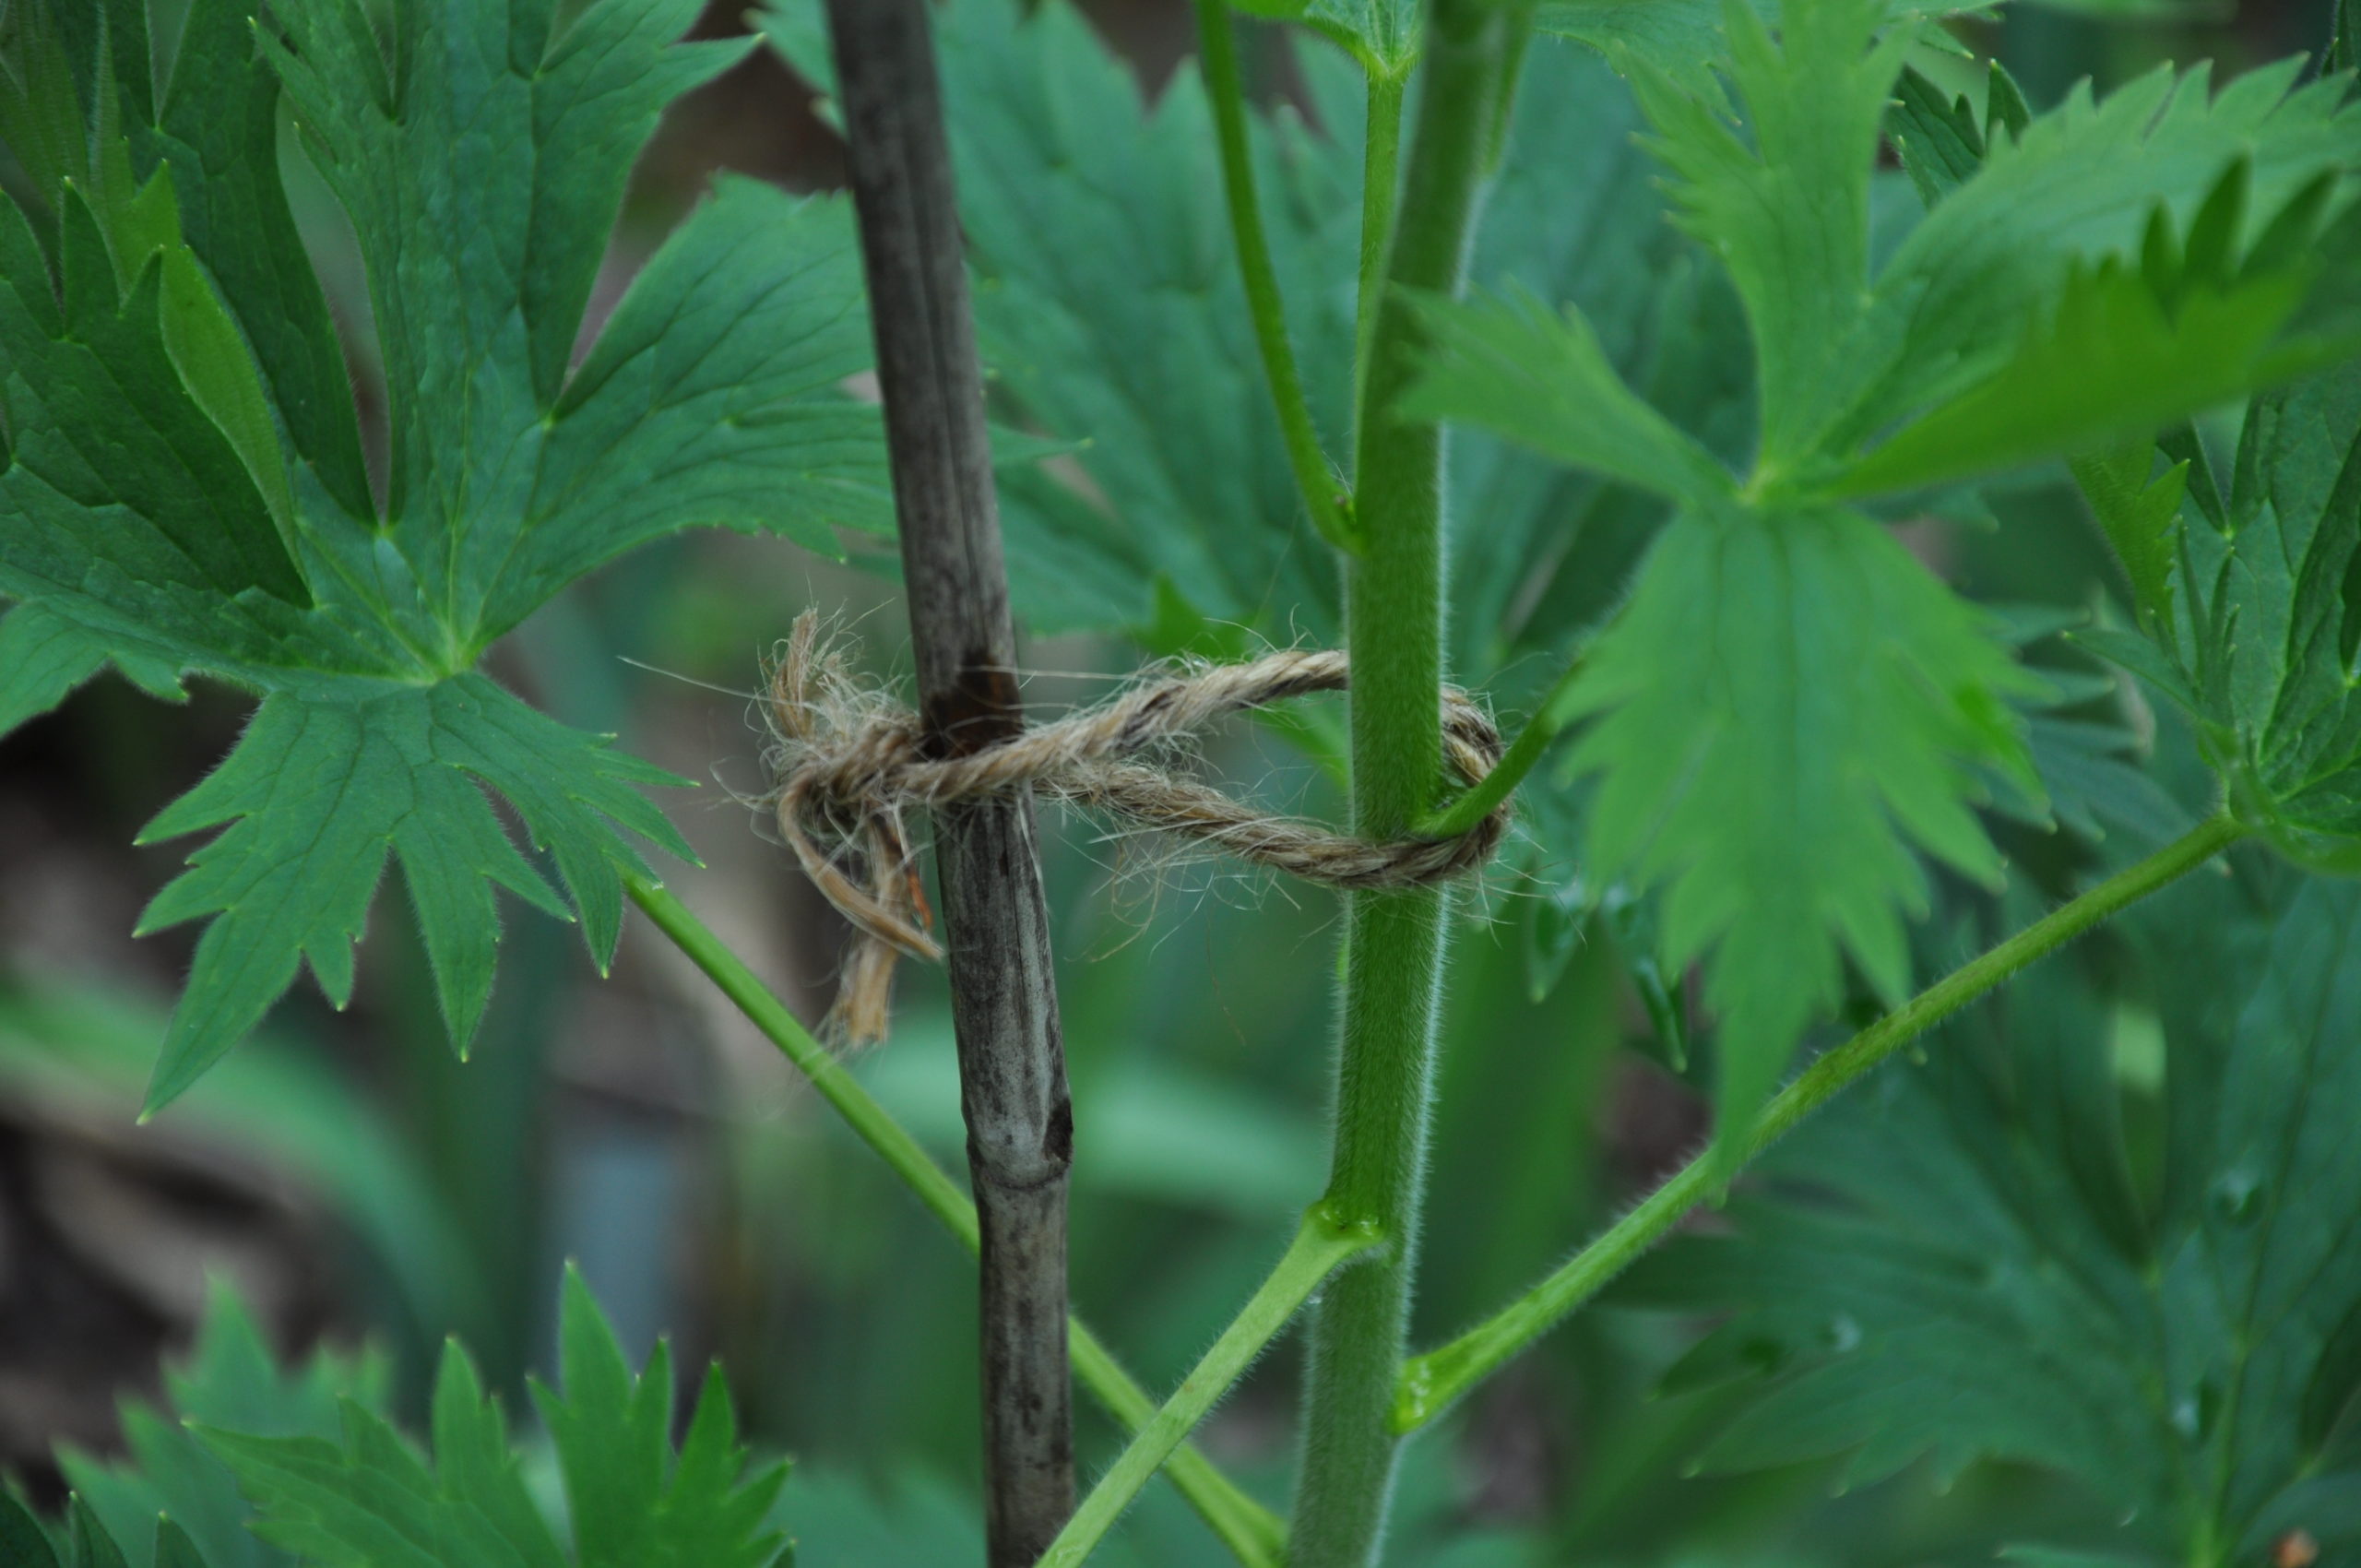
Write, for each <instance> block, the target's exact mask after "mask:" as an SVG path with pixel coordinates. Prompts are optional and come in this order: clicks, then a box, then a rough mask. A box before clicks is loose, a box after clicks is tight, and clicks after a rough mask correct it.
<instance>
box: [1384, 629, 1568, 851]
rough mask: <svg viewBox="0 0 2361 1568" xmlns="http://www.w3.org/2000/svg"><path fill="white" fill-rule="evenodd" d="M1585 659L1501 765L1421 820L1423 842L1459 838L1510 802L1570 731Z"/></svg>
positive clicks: (1564, 677) (1544, 702) (1553, 690)
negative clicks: (1570, 697) (1572, 694)
mask: <svg viewBox="0 0 2361 1568" xmlns="http://www.w3.org/2000/svg"><path fill="white" fill-rule="evenodd" d="M1582 668H1583V660H1582V655H1580V654H1576V655H1575V656H1574V658H1573V661H1572V663H1570V664H1568V665H1567V666H1566V670H1565V673H1563V674H1561V675H1560V676H1559V677H1558V680H1557V683H1556V684H1554V685H1552V686H1551V687H1550V688H1549V695H1548V696H1546V697H1544V698H1542V699H1541V707H1540V709H1539V710H1538V711H1537V712H1536V713H1535V714H1534V716H1533V717H1532V718H1531V719H1527V720H1525V728H1524V729H1522V730H1520V731H1517V736H1516V739H1515V740H1513V741H1511V742H1509V749H1508V750H1507V751H1505V752H1503V753H1502V754H1501V760H1500V765H1499V766H1496V767H1494V768H1493V769H1492V771H1491V772H1489V773H1488V774H1486V775H1484V777H1483V778H1481V779H1479V780H1478V781H1477V782H1476V783H1475V784H1473V785H1471V786H1470V787H1469V788H1467V789H1466V790H1462V791H1461V792H1460V793H1459V794H1458V795H1456V796H1454V797H1453V799H1452V800H1451V802H1449V803H1448V804H1446V805H1444V806H1443V808H1442V810H1440V811H1435V812H1430V813H1428V814H1426V815H1425V816H1423V817H1420V818H1419V819H1418V826H1417V827H1416V828H1415V829H1413V831H1414V832H1416V833H1417V834H1418V837H1421V838H1456V837H1459V836H1460V835H1461V834H1463V833H1465V832H1466V831H1468V830H1469V829H1470V828H1472V827H1474V826H1476V825H1477V823H1479V822H1481V821H1483V820H1484V819H1485V818H1486V817H1488V816H1489V815H1491V814H1492V813H1493V811H1494V810H1495V809H1496V808H1497V807H1498V806H1499V805H1500V803H1501V802H1502V801H1505V800H1507V799H1508V798H1509V796H1510V794H1511V793H1512V792H1513V791H1514V790H1515V789H1516V787H1517V786H1518V785H1519V784H1522V783H1524V782H1525V775H1526V774H1528V773H1530V772H1532V771H1533V769H1534V766H1535V765H1536V764H1537V763H1539V762H1540V760H1541V759H1542V757H1544V756H1545V755H1547V754H1548V751H1549V744H1550V742H1553V741H1555V740H1556V739H1557V738H1558V736H1559V735H1560V732H1562V731H1564V730H1565V728H1566V715H1565V713H1564V711H1563V709H1564V707H1565V705H1566V704H1565V698H1566V694H1567V693H1568V692H1569V691H1571V690H1572V688H1573V684H1574V679H1575V677H1576V676H1578V675H1580V674H1581V673H1582Z"/></svg>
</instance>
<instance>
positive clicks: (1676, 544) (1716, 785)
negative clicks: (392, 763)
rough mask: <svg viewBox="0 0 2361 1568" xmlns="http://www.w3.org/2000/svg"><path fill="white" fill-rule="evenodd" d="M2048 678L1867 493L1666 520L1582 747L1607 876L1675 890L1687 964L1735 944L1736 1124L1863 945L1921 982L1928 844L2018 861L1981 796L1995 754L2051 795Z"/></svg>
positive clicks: (1713, 976)
mask: <svg viewBox="0 0 2361 1568" xmlns="http://www.w3.org/2000/svg"><path fill="white" fill-rule="evenodd" d="M1806 607H1808V608H1806ZM2035 684H2036V683H2035V682H2033V681H2032V680H2031V678H2030V677H2028V676H2027V675H2025V674H2024V673H2023V671H2021V670H2019V669H2018V667H2017V666H2015V665H2014V664H2013V663H2012V662H2011V659H2010V658H2009V655H2008V652H2007V650H2006V649H2005V648H2004V647H2002V646H2001V645H2000V644H1999V642H1998V641H1997V640H1996V639H1995V638H1994V637H1993V636H1991V634H1990V631H1989V629H1988V627H1987V624H1985V621H1984V617H1983V616H1982V615H1981V613H1980V612H1977V611H1976V610H1975V609H1974V608H1973V607H1971V606H1969V605H1967V604H1965V603H1964V602H1962V601H1960V600H1957V599H1955V598H1953V597H1952V594H1951V593H1950V592H1949V591H1948V590H1947V589H1946V588H1944V587H1943V585H1942V584H1941V583H1940V582H1939V581H1937V580H1936V579H1935V578H1934V577H1932V576H1929V575H1928V573H1927V571H1926V570H1925V568H1923V567H1922V566H1920V565H1919V564H1917V563H1916V561H1914V560H1912V559H1911V557H1910V555H1909V553H1908V552H1906V551H1904V549H1903V548H1902V546H1901V545H1900V544H1898V543H1896V542H1895V541H1894V540H1893V539H1892V537H1891V536H1890V535H1889V534H1887V532H1886V531H1885V530H1884V529H1882V528H1881V527H1880V526H1879V525H1878V524H1876V523H1874V522H1872V521H1870V520H1869V518H1867V517H1862V516H1860V515H1859V514H1857V513H1853V512H1846V511H1843V510H1839V509H1832V508H1823V509H1816V510H1796V511H1792V512H1788V513H1785V514H1780V515H1774V516H1761V515H1756V514H1753V513H1750V512H1747V511H1744V510H1741V509H1738V508H1736V507H1714V508H1708V509H1703V510H1697V511H1691V512H1688V513H1684V514H1683V515H1682V516H1681V517H1679V518H1677V519H1676V520H1675V521H1674V522H1673V523H1672V524H1671V525H1670V527H1669V528H1668V529H1667V530H1666V532H1665V534H1664V536H1663V537H1662V538H1661V539H1660V540H1658V542H1657V544H1656V546H1655V552H1654V553H1653V554H1652V555H1651V556H1650V558H1649V563H1648V566H1647V569H1646V571H1645V572H1644V573H1643V576H1642V577H1641V579H1640V582H1639V584H1638V587H1637V588H1636V590H1635V592H1634V595H1633V598H1632V600H1631V603H1630V604H1629V605H1628V606H1627V607H1626V608H1625V609H1624V611H1623V612H1622V614H1621V615H1620V617H1619V619H1618V621H1617V623H1616V624H1615V625H1614V627H1613V628H1612V629H1611V630H1610V631H1608V634H1607V635H1606V636H1603V637H1601V638H1600V640H1599V642H1598V643H1597V644H1596V646H1595V647H1594V648H1593V649H1592V651H1591V653H1590V654H1589V655H1588V659H1587V662H1586V666H1585V669H1584V676H1583V679H1582V680H1581V681H1580V682H1579V683H1577V684H1576V686H1575V687H1574V690H1573V709H1572V710H1573V712H1574V713H1575V714H1577V715H1581V714H1590V715H1595V716H1596V718H1595V719H1593V722H1592V723H1591V726H1590V728H1589V729H1588V730H1586V731H1584V733H1583V734H1582V735H1581V736H1580V737H1579V738H1578V739H1577V741H1576V742H1575V744H1574V748H1573V751H1572V754H1571V755H1570V757H1569V766H1570V767H1571V768H1572V769H1573V770H1574V771H1576V772H1577V773H1581V774H1595V775H1596V776H1597V780H1598V787H1597V790H1596V794H1595V796H1594V797H1593V799H1592V802H1591V804H1590V810H1589V821H1588V825H1587V832H1586V843H1587V846H1588V849H1589V851H1590V856H1591V863H1590V865H1589V866H1588V867H1587V870H1588V871H1589V873H1590V874H1592V875H1594V876H1597V877H1600V878H1603V879H1613V878H1617V877H1623V876H1629V877H1631V879H1632V881H1633V882H1634V884H1635V885H1643V886H1647V885H1660V886H1662V887H1663V889H1664V891H1665V907H1664V910H1663V914H1662V917H1661V933H1662V934H1661V938H1660V941H1661V945H1662V949H1663V953H1664V956H1665V958H1666V960H1667V963H1668V964H1669V965H1670V966H1672V967H1674V968H1679V967H1681V966H1685V965H1687V964H1689V963H1691V962H1692V961H1695V960H1697V959H1699V958H1700V957H1702V956H1704V955H1705V954H1706V953H1707V952H1708V951H1709V950H1710V951H1711V953H1712V955H1713V958H1712V962H1711V963H1709V964H1708V965H1707V968H1706V979H1705V995H1706V1000H1707V1001H1708V1003H1709V1004H1711V1005H1712V1006H1713V1008H1714V1011H1715V1012H1716V1013H1717V1014H1718V1015H1719V1016H1720V1019H1721V1028H1720V1033H1719V1035H1718V1037H1717V1038H1718V1041H1719V1052H1720V1054H1719V1057H1718V1062H1719V1076H1718V1079H1717V1090H1716V1100H1717V1107H1718V1109H1719V1111H1720V1113H1721V1117H1722V1119H1723V1125H1724V1126H1725V1127H1728V1126H1732V1125H1743V1124H1744V1123H1745V1121H1746V1119H1748V1118H1750V1116H1751V1115H1752V1113H1753V1110H1754V1107H1755V1106H1756V1105H1757V1104H1759V1103H1760V1101H1761V1099H1762V1097H1763V1096H1765V1095H1766V1094H1767V1093H1768V1092H1769V1090H1770V1088H1771V1087H1772V1086H1773V1085H1774V1083H1775V1082H1776V1080H1777V1077H1778V1075H1779V1074H1780V1073H1781V1071H1782V1070H1783V1069H1784V1068H1785V1066H1786V1059H1787V1055H1788V1053H1789V1051H1790V1050H1791V1048H1792V1045H1793V1042H1794V1040H1795V1039H1797V1036H1798V1035H1799V1034H1800V1033H1801V1031H1802V1029H1803V1028H1804V1027H1805V1026H1806V1025H1807V1024H1808V1023H1809V1022H1810V1021H1811V1020H1812V1019H1813V1018H1815V1017H1817V1016H1821V1015H1822V1014H1824V1013H1825V1012H1827V1011H1828V1010H1829V1009H1831V1008H1833V1006H1834V1004H1836V1003H1837V1002H1838V1001H1839V1000H1841V998H1842V996H1843V993H1844V972H1843V962H1844V960H1845V959H1848V958H1849V959H1850V960H1851V961H1852V962H1853V964H1855V965H1856V966H1857V968H1859V970H1860V971H1861V973H1862V974H1863V975H1864V976H1865V977H1866V978H1867V979H1868V980H1869V982H1870V984H1871V986H1872V987H1873V988H1874V989H1875V990H1876V992H1878V994H1879V995H1880V997H1882V998H1884V999H1885V1000H1886V1001H1888V1002H1889V1003H1898V1002H1899V1001H1900V1000H1901V999H1902V998H1903V997H1904V995H1906V994H1907V992H1908V990H1909V987H1910V982H1911V978H1912V972H1911V967H1910V963H1909V955H1908V942H1907V938H1906V936H1905V933H1904V926H1903V923H1902V918H1901V917H1902V915H1903V913H1904V910H1920V911H1923V909H1924V908H1925V905H1926V898H1927V889H1926V882H1925V874H1924V873H1922V872H1921V871H1920V870H1919V868H1918V865H1917V863H1916V859H1915V857H1914V855H1913V853H1912V851H1913V849H1924V850H1927V851H1928V852H1930V853H1932V854H1934V855H1935V856H1936V857H1938V858H1939V859H1940V860H1942V861H1945V862H1946V863H1948V864H1950V865H1951V866H1952V867H1953V868H1954V869H1956V870H1958V871H1960V872H1962V873H1964V874H1967V875H1969V876H1972V877H1975V878H1977V879H1979V880H1983V881H1986V882H1991V881H1993V880H1995V879H1997V878H1998V876H1999V857H1998V855H1997V854H1996V853H1995V852H1994V850H1993V849H1992V848H1991V845H1990V843H1989V841H1988V840H1987V838H1986V837H1985V835H1984V831H1983V829H1982V828H1981V827H1980V826H1978V825H1977V823H1976V821H1975V815H1974V814H1973V813H1972V812H1971V811H1969V810H1968V804H1967V802H1969V800H1971V799H1973V798H1974V797H1975V795H1976V794H1977V793H1978V792H1979V791H1978V790H1977V785H1976V779H1975V771H1974V770H1975V766H1977V765H1979V764H1982V765H1987V766H2002V767H2008V768H2011V769H2013V770H2015V771H2016V772H2017V773H2018V774H2019V775H2020V776H2021V778H2022V779H2023V783H2024V784H2025V786H2026V787H2027V788H2028V789H2030V790H2034V791H2035V792H2036V793H2037V792H2038V785H2037V784H2035V783H2034V782H2033V781H2032V778H2031V775H2030V771H2029V768H2028V766H2027V765H2026V763H2025V761H2024V759H2023V753H2022V750H2021V742H2020V740H2019V738H2018V733H2017V730H2018V721H2017V719H2016V718H2015V716H2014V715H2013V714H2012V713H2011V710H2010V709H2009V708H2008V707H2006V706H2005V703H2004V701H2003V699H2004V698H2005V697H2007V696H2008V695H2011V693H2017V692H2023V691H2027V690H2029V689H2032V688H2033V687H2034V686H2035Z"/></svg>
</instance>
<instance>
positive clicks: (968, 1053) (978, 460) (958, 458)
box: [828, 0, 1074, 1568]
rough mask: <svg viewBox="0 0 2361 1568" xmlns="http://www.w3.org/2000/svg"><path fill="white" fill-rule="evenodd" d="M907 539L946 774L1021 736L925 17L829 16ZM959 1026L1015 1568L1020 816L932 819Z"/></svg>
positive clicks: (1054, 1398)
mask: <svg viewBox="0 0 2361 1568" xmlns="http://www.w3.org/2000/svg"><path fill="white" fill-rule="evenodd" d="M828 18H829V28H830V32H831V35H832V38H833V42H834V45H835V52H836V79H837V86H838V91H839V93H840V95H841V99H842V102H843V107H844V116H845V130H846V139H847V144H848V147H847V164H848V169H849V171H850V173H851V179H852V191H853V205H854V209H855V212H856V213H857V215H858V216H859V219H860V246H861V259H862V262H863V266H864V268H865V271H866V273H867V276H868V280H869V302H870V320H871V323H872V328H873V330H874V332H875V334H876V339H877V375H878V381H879V384H880V386H881V387H882V388H883V391H884V402H885V432H886V441H887V446H888V449H889V452H890V455H891V457H892V460H893V471H894V500H895V507H896V513H897V515H898V517H899V520H900V526H901V543H902V567H903V576H904V580H905V584H906V591H907V595H908V602H909V612H910V640H911V643H912V645H913V647H915V649H916V652H917V656H918V678H919V716H920V719H921V720H922V722H923V723H924V725H925V727H926V732H927V737H928V742H929V747H930V750H931V751H933V752H934V753H935V754H939V755H945V756H955V755H960V754H965V753H967V752H969V751H973V750H975V749H977V748H979V747H982V746H986V745H989V744H991V743H992V742H995V741H999V740H1002V739H1004V738H1005V737H1007V736H1009V735H1011V734H1014V732H1016V731H1019V730H1021V729H1022V728H1023V727H1024V723H1025V717H1024V710H1023V706H1022V703H1021V701H1020V699H1019V696H1018V693H1017V688H1016V680H1015V676H1014V662H1015V653H1016V640H1015V631H1014V624H1013V623H1012V621H1011V619H1010V615H1009V609H1008V576H1007V572H1006V569H1005V567H1004V565H1003V562H1002V557H1001V540H1000V515H999V511H998V509H997V505H996V504H995V500H994V496H993V491H992V471H991V451H990V448H989V445H988V444H987V441H986V434H985V427H984V404H983V378H982V374H981V373H980V370H979V366H978V364H977V359H976V340H975V329H974V325H973V323H972V321H971V319H970V316H969V311H968V302H967V268H966V262H965V255H964V249H963V246H962V244H961V239H960V232H959V222H958V213H957V208H956V204H955V195H954V190H953V184H952V177H951V158H950V151H949V148H948V145H947V143H946V141H945V139H944V136H943V110H942V102H941V99H940V95H939V92H938V89H937V86H936V81H935V72H934V53H933V44H932V41H931V38H930V36H929V33H928V21H927V14H926V3H925V0H829V4H828ZM935 863H936V869H937V873H938V874H939V876H940V878H941V880H942V886H943V925H944V928H945V935H946V937H947V939H948V943H947V945H948V948H949V955H948V956H949V964H950V971H951V996H952V1019H953V1023H954V1026H955V1030H956V1033H957V1037H958V1050H959V1080H960V1091H961V1099H962V1102H963V1106H964V1109H965V1111H966V1114H967V1161H968V1169H969V1171H970V1173H971V1175H972V1178H973V1181H974V1184H975V1192H976V1207H977V1210H978V1214H979V1218H980V1219H981V1222H982V1232H983V1256H982V1262H983V1268H982V1281H981V1300H980V1315H981V1319H982V1337H983V1404H984V1494H985V1504H984V1508H985V1538H986V1542H987V1551H988V1560H989V1562H990V1563H991V1568H1024V1565H1026V1564H1030V1563H1032V1562H1034V1561H1035V1560H1036V1559H1038V1557H1039V1556H1040V1555H1041V1553H1042V1552H1043V1551H1044V1550H1047V1549H1048V1547H1049V1545H1050V1541H1051V1540H1053V1539H1054V1538H1056V1536H1057V1533H1058V1531H1059V1529H1060V1528H1061V1527H1062V1526H1063V1525H1064V1523H1065V1521H1066V1519H1067V1517H1068V1515H1071V1514H1072V1513H1073V1512H1074V1442H1073V1429H1072V1417H1073V1411H1072V1394H1071V1387H1070V1383H1069V1378H1068V1373H1067V1363H1066V1170H1067V1167H1068V1165H1069V1164H1070V1163H1071V1162H1072V1158H1073V1149H1074V1115H1073V1111H1072V1109H1071V1107H1070V1105H1069V1103H1068V1101H1067V1098H1066V1075H1065V1053H1064V1049H1063V1046H1062V1042H1061V1040H1060V1039H1059V1032H1058V1006H1057V992H1056V989H1055V982H1054V980H1053V977H1052V975H1051V973H1050V928H1049V916H1048V912H1047V910H1046V909H1045V908H1044V906H1043V903H1042V897H1041V873H1040V867H1039V864H1038V861H1037V860H1036V857H1035V853H1034V829H1033V807H1032V798H1031V795H1030V793H1029V792H1026V793H1023V794H1021V795H1020V796H1019V797H1018V798H1016V799H1014V800H1009V801H989V800H987V801H971V802H960V803H958V804H955V805H952V806H949V807H946V808H945V809H944V810H943V811H942V812H940V813H938V814H937V815H936V818H935Z"/></svg>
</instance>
